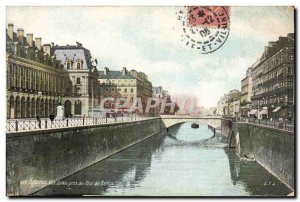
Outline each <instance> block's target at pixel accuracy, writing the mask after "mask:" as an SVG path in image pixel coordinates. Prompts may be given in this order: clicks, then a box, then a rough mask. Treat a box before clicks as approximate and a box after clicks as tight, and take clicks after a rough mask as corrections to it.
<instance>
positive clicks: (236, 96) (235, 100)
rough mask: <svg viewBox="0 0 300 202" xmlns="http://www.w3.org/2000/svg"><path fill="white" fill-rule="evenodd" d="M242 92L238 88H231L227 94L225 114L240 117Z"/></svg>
mask: <svg viewBox="0 0 300 202" xmlns="http://www.w3.org/2000/svg"><path fill="white" fill-rule="evenodd" d="M240 96H241V93H240V91H239V90H237V89H233V90H230V91H229V93H228V96H227V101H226V103H227V107H226V108H227V109H226V108H225V110H224V111H225V116H227V117H238V116H239V109H240V107H239V105H240Z"/></svg>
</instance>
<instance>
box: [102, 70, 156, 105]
mask: <svg viewBox="0 0 300 202" xmlns="http://www.w3.org/2000/svg"><path fill="white" fill-rule="evenodd" d="M98 82H99V84H100V88H101V90H100V91H101V97H102V98H105V97H113V98H115V100H116V99H117V98H118V97H122V98H127V100H128V102H129V104H132V103H133V101H134V100H135V99H136V98H137V97H140V98H141V99H142V104H143V106H146V103H147V99H148V97H152V84H151V82H150V81H149V80H148V77H147V75H146V74H145V73H143V72H137V71H136V70H131V71H128V70H127V69H126V67H123V69H122V70H121V71H115V70H110V69H109V68H108V67H105V68H104V71H100V72H99V77H98ZM115 100H114V101H113V102H109V101H108V102H106V103H104V107H106V108H114V107H115V106H114V103H115Z"/></svg>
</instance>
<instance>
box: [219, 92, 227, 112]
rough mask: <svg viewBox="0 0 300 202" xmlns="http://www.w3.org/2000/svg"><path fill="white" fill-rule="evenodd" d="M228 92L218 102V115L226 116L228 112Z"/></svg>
mask: <svg viewBox="0 0 300 202" xmlns="http://www.w3.org/2000/svg"><path fill="white" fill-rule="evenodd" d="M227 100H228V94H224V95H223V96H222V97H221V98H220V99H219V101H218V103H217V109H216V115H218V116H224V115H225V114H226V108H227Z"/></svg>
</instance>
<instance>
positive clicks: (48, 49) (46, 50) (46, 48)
mask: <svg viewBox="0 0 300 202" xmlns="http://www.w3.org/2000/svg"><path fill="white" fill-rule="evenodd" d="M43 51H44V53H46V54H47V55H48V56H50V54H51V46H50V44H44V45H43Z"/></svg>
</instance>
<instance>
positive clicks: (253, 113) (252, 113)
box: [249, 109, 257, 115]
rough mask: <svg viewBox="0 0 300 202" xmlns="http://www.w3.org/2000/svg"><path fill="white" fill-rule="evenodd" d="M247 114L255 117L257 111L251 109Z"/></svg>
mask: <svg viewBox="0 0 300 202" xmlns="http://www.w3.org/2000/svg"><path fill="white" fill-rule="evenodd" d="M249 114H251V115H256V114H257V110H256V109H251V111H250V112H249Z"/></svg>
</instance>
